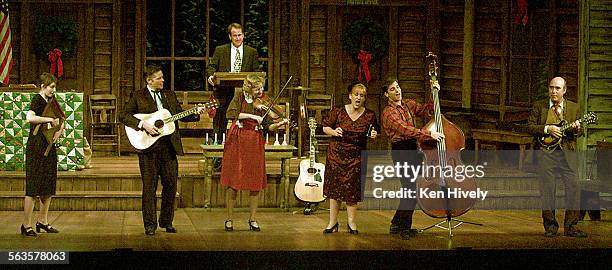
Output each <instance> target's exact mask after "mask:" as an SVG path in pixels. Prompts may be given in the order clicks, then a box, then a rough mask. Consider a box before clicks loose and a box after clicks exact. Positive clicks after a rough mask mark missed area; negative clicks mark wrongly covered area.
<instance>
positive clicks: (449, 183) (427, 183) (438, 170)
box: [417, 52, 477, 235]
mask: <svg viewBox="0 0 612 270" xmlns="http://www.w3.org/2000/svg"><path fill="white" fill-rule="evenodd" d="M427 59H428V60H429V76H430V85H431V94H432V99H433V104H434V116H433V118H432V119H431V120H430V121H429V122H428V123H427V124H426V125H425V126H424V127H423V128H424V129H427V130H430V131H437V132H440V133H443V134H444V138H442V139H441V140H440V141H435V140H419V141H418V146H419V150H420V151H421V152H422V153H423V154H424V164H425V167H424V168H425V169H427V170H429V169H432V170H429V172H428V173H427V174H425V177H421V178H418V179H417V190H419V191H421V192H424V191H425V192H429V194H437V195H435V196H423V194H421V196H418V197H417V202H418V203H419V206H420V207H421V209H422V210H423V212H425V213H426V214H427V215H429V216H431V217H434V218H446V219H447V220H448V222H449V228H450V225H451V224H450V222H451V220H452V218H453V217H458V216H461V215H463V214H465V213H467V212H468V211H469V210H470V208H471V207H472V206H474V203H475V202H476V200H475V199H472V198H458V197H459V196H456V194H457V193H455V192H456V191H462V192H466V191H467V192H469V191H476V190H477V189H476V181H475V180H474V179H473V178H468V177H460V178H458V177H457V176H456V174H455V173H456V172H457V171H458V170H456V168H458V167H459V166H463V163H462V161H461V155H460V151H461V150H463V149H464V148H465V135H464V134H463V131H461V129H459V128H458V127H457V126H456V125H455V124H453V123H452V122H451V121H449V120H448V119H447V118H446V117H444V115H442V113H441V112H440V99H439V98H438V92H439V91H440V89H438V87H435V86H434V85H438V84H437V83H436V82H437V77H438V65H437V56H436V55H434V54H432V53H431V52H430V53H429V55H428V56H427ZM445 170H453V171H452V172H448V171H446V172H447V173H444V172H445ZM449 175H453V176H455V177H448V176H449ZM431 192H434V193H431ZM454 194H455V195H454ZM449 230H450V229H449ZM451 235H452V232H451Z"/></svg>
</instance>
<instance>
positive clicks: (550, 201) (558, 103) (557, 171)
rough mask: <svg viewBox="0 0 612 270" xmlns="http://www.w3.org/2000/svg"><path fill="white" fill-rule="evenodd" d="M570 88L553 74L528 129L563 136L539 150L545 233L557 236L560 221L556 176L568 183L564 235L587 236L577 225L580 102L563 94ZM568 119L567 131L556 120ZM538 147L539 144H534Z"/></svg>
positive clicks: (538, 159)
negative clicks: (557, 217) (546, 96)
mask: <svg viewBox="0 0 612 270" xmlns="http://www.w3.org/2000/svg"><path fill="white" fill-rule="evenodd" d="M566 90H567V86H566V82H565V79H563V78H561V77H555V78H553V79H552V80H551V81H550V83H549V85H548V96H549V98H547V99H544V100H540V101H536V102H535V103H534V105H533V109H532V111H531V114H530V115H529V122H528V124H529V125H528V131H529V133H530V134H532V135H534V136H535V137H536V139H538V138H540V137H546V136H552V137H553V138H561V139H562V140H561V143H560V144H559V145H555V146H553V147H546V145H544V146H542V150H541V151H536V153H535V154H536V158H537V161H536V162H537V164H538V165H539V168H541V169H540V170H538V174H539V177H540V196H541V199H542V219H543V223H544V231H545V233H544V235H545V236H546V237H555V236H556V235H557V230H558V229H559V224H558V223H557V220H556V219H555V208H556V207H555V205H556V203H555V198H556V194H555V193H556V192H555V191H556V189H557V188H556V182H555V181H556V179H557V178H560V179H562V180H563V182H564V183H565V209H566V210H565V220H564V235H566V236H570V237H586V236H587V235H586V233H584V232H582V231H580V230H579V229H577V228H576V224H577V223H578V217H579V210H580V208H579V207H580V189H579V187H578V178H577V176H576V167H577V159H576V155H575V150H576V137H577V135H578V134H579V133H580V121H578V120H577V119H579V118H580V113H579V108H578V105H577V104H576V103H574V102H572V101H569V100H566V99H564V98H563V95H565V92H566ZM562 121H567V122H569V123H572V124H571V125H570V128H569V129H568V130H567V132H562V128H560V127H558V126H557V125H556V124H558V123H560V122H562ZM534 145H535V146H536V148H537V147H538V146H539V145H538V144H537V143H536V144H534Z"/></svg>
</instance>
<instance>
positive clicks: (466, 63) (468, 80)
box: [461, 0, 476, 109]
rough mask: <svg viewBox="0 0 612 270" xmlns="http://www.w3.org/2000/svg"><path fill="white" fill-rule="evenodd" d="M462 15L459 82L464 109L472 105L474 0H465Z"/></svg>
mask: <svg viewBox="0 0 612 270" xmlns="http://www.w3.org/2000/svg"><path fill="white" fill-rule="evenodd" d="M464 10H465V12H464V16H463V76H462V78H463V81H462V84H461V90H462V91H461V92H462V95H461V106H462V107H463V108H464V109H471V107H472V69H473V67H474V65H473V62H474V16H475V15H476V7H475V4H474V0H466V1H465V7H464Z"/></svg>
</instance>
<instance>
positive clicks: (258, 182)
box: [221, 75, 287, 231]
mask: <svg viewBox="0 0 612 270" xmlns="http://www.w3.org/2000/svg"><path fill="white" fill-rule="evenodd" d="M264 82H265V78H263V77H261V76H258V75H248V76H247V78H246V79H245V80H244V83H243V87H242V90H241V91H236V92H235V93H234V98H233V99H232V101H231V103H230V105H229V107H228V109H227V119H230V120H232V125H231V127H230V128H229V129H228V132H227V139H226V142H225V146H224V151H223V161H222V162H223V163H222V165H221V184H222V185H224V186H226V187H227V193H226V198H227V200H226V206H227V220H226V221H225V230H226V231H232V230H233V229H234V224H233V220H232V216H233V211H234V205H235V204H236V194H237V191H238V190H243V191H249V192H250V194H249V195H250V196H249V208H250V216H249V229H250V230H253V231H260V228H259V224H258V223H257V221H255V213H256V211H257V203H258V201H259V191H261V190H263V189H265V188H266V184H267V179H266V163H265V155H264V154H265V141H264V137H263V134H262V133H263V129H264V128H267V129H268V130H270V131H274V130H277V129H278V128H279V127H280V126H282V125H284V124H286V123H287V119H283V120H281V121H278V122H276V123H272V122H271V121H269V120H267V119H268V118H266V119H263V118H262V115H263V114H264V113H265V108H264V107H261V106H260V107H256V106H254V104H255V102H254V100H256V99H257V98H262V97H263V85H264ZM262 122H263V123H262Z"/></svg>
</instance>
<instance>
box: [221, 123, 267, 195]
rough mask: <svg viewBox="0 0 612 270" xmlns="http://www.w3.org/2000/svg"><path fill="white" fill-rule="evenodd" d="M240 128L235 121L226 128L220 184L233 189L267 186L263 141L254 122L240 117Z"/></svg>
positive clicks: (256, 189)
mask: <svg viewBox="0 0 612 270" xmlns="http://www.w3.org/2000/svg"><path fill="white" fill-rule="evenodd" d="M240 122H241V123H242V128H239V127H238V126H237V125H236V121H234V122H233V123H232V126H231V127H230V129H229V130H228V133H227V138H226V140H225V146H224V147H223V148H224V149H223V161H222V163H221V184H222V185H224V186H228V187H231V188H233V189H236V190H249V191H261V190H263V189H265V188H266V185H267V178H266V160H265V145H266V144H265V141H264V138H263V136H262V132H261V130H255V127H256V126H257V122H256V121H254V120H251V119H242V120H240Z"/></svg>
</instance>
